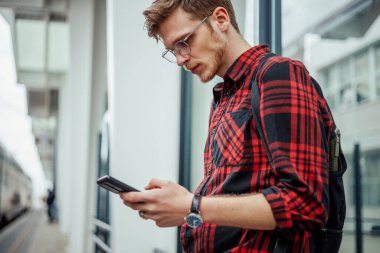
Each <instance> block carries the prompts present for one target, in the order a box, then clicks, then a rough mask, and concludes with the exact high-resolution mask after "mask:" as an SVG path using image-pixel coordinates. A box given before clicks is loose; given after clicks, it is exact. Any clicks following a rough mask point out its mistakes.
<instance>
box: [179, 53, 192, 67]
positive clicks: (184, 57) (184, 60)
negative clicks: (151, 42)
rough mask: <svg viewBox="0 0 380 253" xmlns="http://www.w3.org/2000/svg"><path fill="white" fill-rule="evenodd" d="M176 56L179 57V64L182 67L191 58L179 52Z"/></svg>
mask: <svg viewBox="0 0 380 253" xmlns="http://www.w3.org/2000/svg"><path fill="white" fill-rule="evenodd" d="M176 58H177V65H178V66H180V67H183V66H184V65H185V63H186V62H187V61H188V60H189V59H190V57H189V56H188V55H187V56H183V55H181V54H177V55H176Z"/></svg>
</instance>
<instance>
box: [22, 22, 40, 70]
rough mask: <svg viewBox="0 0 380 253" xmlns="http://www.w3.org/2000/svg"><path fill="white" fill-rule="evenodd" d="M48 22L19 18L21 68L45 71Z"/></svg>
mask: <svg viewBox="0 0 380 253" xmlns="http://www.w3.org/2000/svg"><path fill="white" fill-rule="evenodd" d="M45 31H46V22H45V21H40V20H23V19H19V20H17V23H16V33H17V49H18V55H17V58H18V65H19V67H20V68H21V69H24V70H31V71H43V70H44V68H45V48H46V39H45V35H46V34H45Z"/></svg>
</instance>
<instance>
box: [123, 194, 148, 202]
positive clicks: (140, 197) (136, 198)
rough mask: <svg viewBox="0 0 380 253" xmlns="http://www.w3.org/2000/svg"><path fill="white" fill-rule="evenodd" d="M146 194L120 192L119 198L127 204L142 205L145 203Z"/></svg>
mask: <svg viewBox="0 0 380 253" xmlns="http://www.w3.org/2000/svg"><path fill="white" fill-rule="evenodd" d="M145 195H146V194H145V193H142V192H122V193H120V194H119V196H120V198H121V199H122V200H123V201H124V204H125V202H127V203H131V204H132V203H142V202H146V196H145Z"/></svg>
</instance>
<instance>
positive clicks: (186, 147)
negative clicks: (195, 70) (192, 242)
mask: <svg viewBox="0 0 380 253" xmlns="http://www.w3.org/2000/svg"><path fill="white" fill-rule="evenodd" d="M192 82H193V77H192V74H191V73H189V72H187V71H185V70H184V69H182V70H181V123H180V147H179V149H180V151H179V152H180V153H179V178H178V181H179V184H180V185H182V186H183V187H185V188H187V189H188V190H190V187H191V185H190V181H191V171H190V168H191V107H192V96H193V95H192ZM177 252H178V253H180V252H182V246H181V240H180V228H178V235H177Z"/></svg>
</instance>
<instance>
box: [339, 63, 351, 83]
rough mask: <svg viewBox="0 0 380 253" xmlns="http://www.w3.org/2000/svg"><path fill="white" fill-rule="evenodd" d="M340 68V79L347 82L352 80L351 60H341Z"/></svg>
mask: <svg viewBox="0 0 380 253" xmlns="http://www.w3.org/2000/svg"><path fill="white" fill-rule="evenodd" d="M339 69H340V81H341V82H344V83H347V82H349V81H350V80H351V78H352V77H351V73H352V71H350V60H349V59H348V58H346V59H345V60H343V61H341V62H340V64H339Z"/></svg>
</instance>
